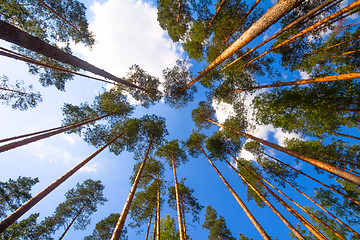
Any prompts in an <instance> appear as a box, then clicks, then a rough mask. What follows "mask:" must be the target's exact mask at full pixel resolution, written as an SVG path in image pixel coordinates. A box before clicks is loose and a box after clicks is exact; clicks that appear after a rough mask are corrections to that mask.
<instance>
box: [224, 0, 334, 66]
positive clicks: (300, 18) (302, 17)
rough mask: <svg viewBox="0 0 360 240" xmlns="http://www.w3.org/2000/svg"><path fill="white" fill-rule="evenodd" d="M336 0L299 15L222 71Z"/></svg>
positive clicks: (328, 1)
mask: <svg viewBox="0 0 360 240" xmlns="http://www.w3.org/2000/svg"><path fill="white" fill-rule="evenodd" d="M334 1H335V0H327V1H325V2H324V3H322V4H320V5H319V6H318V7H316V8H314V9H313V10H311V11H309V12H308V13H307V14H305V15H303V16H301V17H299V18H298V19H296V20H295V21H293V22H292V23H290V24H289V25H287V26H286V27H284V28H283V29H281V30H280V31H278V32H277V33H275V34H274V35H272V36H271V37H270V38H268V39H266V40H265V41H263V42H262V43H260V44H259V45H257V46H256V47H254V48H252V49H250V50H249V51H246V53H245V54H243V55H242V56H241V57H239V58H237V59H236V60H234V61H233V62H231V63H230V64H228V65H227V66H226V67H224V68H222V69H221V70H220V71H223V70H225V69H226V68H228V67H230V66H231V65H233V64H234V63H236V62H237V61H239V60H240V59H242V58H243V57H245V56H246V55H248V54H250V53H252V52H253V51H255V50H256V49H258V48H260V47H262V46H263V45H265V44H266V43H268V42H270V41H271V40H273V39H274V38H276V37H278V36H280V34H282V33H284V32H286V31H287V30H289V29H290V28H292V27H293V26H295V25H296V24H298V23H300V22H301V21H303V20H305V19H306V18H308V17H309V16H311V15H312V14H314V13H315V12H317V11H319V10H320V9H322V8H324V7H325V6H327V5H329V4H331V3H332V2H334Z"/></svg>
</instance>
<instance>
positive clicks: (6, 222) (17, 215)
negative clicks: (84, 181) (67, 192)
mask: <svg viewBox="0 0 360 240" xmlns="http://www.w3.org/2000/svg"><path fill="white" fill-rule="evenodd" d="M122 134H124V132H123V133H122ZM122 134H121V135H122ZM121 135H119V136H117V137H116V138H114V139H112V140H111V141H110V142H108V143H107V144H105V145H104V146H102V147H101V148H100V149H98V150H97V151H95V152H94V153H93V154H91V155H90V156H89V157H88V158H86V159H85V160H84V161H82V162H81V163H79V164H78V165H76V166H75V167H74V168H73V169H71V170H70V171H68V172H67V173H65V174H64V175H63V176H62V177H60V178H59V179H57V180H56V181H55V182H53V183H52V184H50V185H49V186H48V187H46V188H45V189H44V190H42V191H41V192H40V193H38V194H37V195H36V196H35V197H33V198H31V199H30V200H29V201H27V202H26V203H24V204H23V205H22V206H21V207H19V208H18V209H16V211H15V212H13V213H12V214H10V215H9V216H8V217H6V218H5V219H4V220H3V221H2V222H1V223H0V234H1V233H2V232H3V231H4V230H5V229H6V228H8V227H9V226H10V225H11V224H13V223H14V222H15V221H16V220H18V219H19V218H20V217H21V216H22V215H24V214H25V213H26V212H27V211H28V210H30V209H31V208H32V207H33V206H34V205H35V204H37V203H38V202H39V201H40V200H42V199H43V198H44V197H46V196H47V195H48V194H49V193H51V192H52V191H53V190H54V189H55V188H57V187H58V186H59V185H60V184H62V183H63V182H65V181H66V180H67V179H68V178H69V177H71V176H72V175H73V174H74V173H76V172H77V171H78V170H79V169H81V168H82V167H83V166H84V165H85V164H87V163H88V162H90V160H91V159H93V158H94V157H95V156H96V155H98V154H99V153H100V152H102V151H103V150H104V149H105V148H107V147H108V146H109V145H110V144H112V143H113V142H115V141H116V140H117V139H118V138H119V137H121Z"/></svg>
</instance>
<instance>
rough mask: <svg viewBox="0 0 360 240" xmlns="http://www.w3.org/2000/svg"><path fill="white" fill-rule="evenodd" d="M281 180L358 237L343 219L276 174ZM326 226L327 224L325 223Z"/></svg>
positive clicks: (359, 235)
mask: <svg viewBox="0 0 360 240" xmlns="http://www.w3.org/2000/svg"><path fill="white" fill-rule="evenodd" d="M278 177H279V178H280V179H281V180H283V181H284V182H286V183H287V184H288V185H289V186H291V187H292V188H293V189H295V190H296V191H298V192H299V193H300V194H301V195H303V196H304V197H306V198H307V199H309V200H310V201H311V202H312V203H314V204H315V205H316V206H318V207H319V208H320V209H321V210H323V211H324V212H326V213H327V214H329V215H330V216H331V217H333V218H334V219H335V220H336V221H337V222H339V223H340V224H341V225H343V226H344V227H346V228H347V229H348V230H350V231H351V232H352V233H353V234H355V235H356V236H358V237H360V234H358V233H357V232H356V231H354V230H353V229H352V228H351V227H349V226H348V225H347V224H346V223H344V222H343V221H341V220H340V219H338V218H337V217H336V216H335V215H334V214H332V213H331V212H329V211H328V210H326V209H325V208H324V207H322V206H321V205H320V204H318V203H317V202H316V201H315V200H313V199H312V198H311V197H309V196H308V195H306V194H305V193H303V192H302V191H301V190H300V189H298V188H297V187H295V186H294V185H292V184H291V183H290V182H289V181H287V180H286V179H284V178H283V177H281V176H278ZM326 226H327V225H326ZM326 228H328V229H329V230H330V231H331V232H332V233H334V234H335V235H336V236H338V237H339V238H341V239H344V240H346V239H345V238H344V237H342V236H339V234H338V233H336V232H335V231H334V230H333V229H332V228H329V226H327V227H326Z"/></svg>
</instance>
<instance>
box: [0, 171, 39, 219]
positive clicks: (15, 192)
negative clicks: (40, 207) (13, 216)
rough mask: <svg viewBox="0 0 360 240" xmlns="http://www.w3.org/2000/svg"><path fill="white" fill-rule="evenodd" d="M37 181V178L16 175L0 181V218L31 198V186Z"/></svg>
mask: <svg viewBox="0 0 360 240" xmlns="http://www.w3.org/2000/svg"><path fill="white" fill-rule="evenodd" d="M38 182H39V179H38V178H30V177H18V178H17V179H16V180H12V179H11V178H10V179H9V180H8V181H7V182H0V219H3V218H5V217H6V216H7V214H8V213H9V212H13V211H15V210H16V209H17V208H19V207H20V206H21V205H22V204H24V203H25V202H26V201H28V200H29V199H30V198H31V194H30V191H31V188H32V187H33V186H34V185H35V184H36V183H38Z"/></svg>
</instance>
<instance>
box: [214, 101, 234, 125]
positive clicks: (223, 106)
mask: <svg viewBox="0 0 360 240" xmlns="http://www.w3.org/2000/svg"><path fill="white" fill-rule="evenodd" d="M212 106H213V108H214V109H215V117H216V119H217V121H218V122H219V123H223V122H224V121H225V120H226V119H227V118H228V117H231V116H234V114H235V112H234V108H233V106H232V105H231V104H228V103H225V102H218V101H213V102H212Z"/></svg>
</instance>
